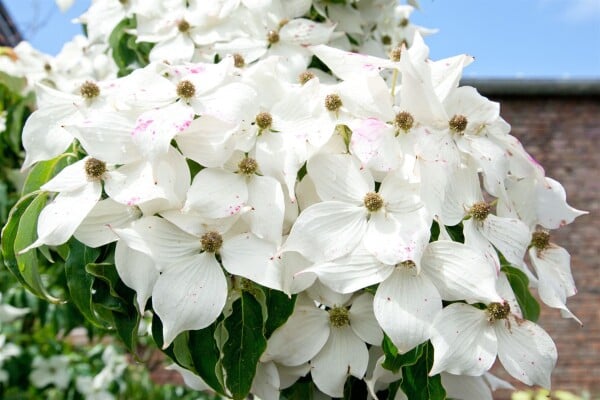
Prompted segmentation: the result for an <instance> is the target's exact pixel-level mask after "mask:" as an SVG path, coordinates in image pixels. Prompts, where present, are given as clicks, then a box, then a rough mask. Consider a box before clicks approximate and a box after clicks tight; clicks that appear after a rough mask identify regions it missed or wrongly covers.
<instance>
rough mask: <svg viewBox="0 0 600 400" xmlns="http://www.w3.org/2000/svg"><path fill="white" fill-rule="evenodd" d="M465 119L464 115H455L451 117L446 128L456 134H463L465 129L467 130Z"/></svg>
mask: <svg viewBox="0 0 600 400" xmlns="http://www.w3.org/2000/svg"><path fill="white" fill-rule="evenodd" d="M467 122H468V121H467V117H465V116H464V115H459V114H456V115H455V116H453V117H452V119H451V120H450V121H449V122H448V126H449V127H450V130H451V131H453V132H456V133H463V132H464V131H465V129H467Z"/></svg>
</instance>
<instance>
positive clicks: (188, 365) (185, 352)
mask: <svg viewBox="0 0 600 400" xmlns="http://www.w3.org/2000/svg"><path fill="white" fill-rule="evenodd" d="M188 337H189V331H186V332H182V333H181V334H179V335H177V337H176V338H175V340H173V354H175V358H176V359H177V364H179V365H181V366H183V367H185V369H187V370H190V371H192V372H193V371H194V362H193V360H192V353H191V351H190V345H189V342H188Z"/></svg>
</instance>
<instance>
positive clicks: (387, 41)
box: [381, 35, 392, 46]
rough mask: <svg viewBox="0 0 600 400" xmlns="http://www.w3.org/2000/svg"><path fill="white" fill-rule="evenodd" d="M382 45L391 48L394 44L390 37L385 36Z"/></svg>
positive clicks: (382, 38)
mask: <svg viewBox="0 0 600 400" xmlns="http://www.w3.org/2000/svg"><path fill="white" fill-rule="evenodd" d="M381 44H383V45H384V46H389V45H390V44H392V38H391V37H390V36H389V35H383V36H382V37H381Z"/></svg>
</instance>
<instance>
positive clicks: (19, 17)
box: [4, 0, 600, 79]
mask: <svg viewBox="0 0 600 400" xmlns="http://www.w3.org/2000/svg"><path fill="white" fill-rule="evenodd" d="M207 1H209V0H207ZM420 3H421V10H420V11H415V13H414V14H413V18H412V19H413V21H414V22H415V23H417V24H419V25H423V26H426V27H429V28H438V29H439V30H440V31H439V32H438V33H437V34H435V35H432V36H429V37H427V38H426V42H427V43H428V44H429V46H430V48H431V58H432V59H434V60H436V59H440V58H444V57H449V56H452V55H456V54H460V53H468V54H470V55H473V56H475V59H476V61H475V63H473V64H472V65H471V66H469V67H468V68H467V70H466V71H465V75H466V76H469V77H505V78H515V77H523V78H595V79H600V0H493V1H492V0H420ZM4 4H5V5H6V7H7V8H8V10H9V12H10V13H11V15H12V16H13V18H14V19H15V21H16V22H17V24H18V25H19V27H20V28H21V31H22V32H23V33H24V34H25V37H26V38H27V39H28V40H29V41H30V42H31V43H32V44H33V45H34V46H35V47H36V48H38V49H40V50H42V51H44V52H47V53H50V54H56V53H57V52H58V51H59V50H60V48H61V47H62V44H63V43H64V42H66V41H67V40H69V39H70V38H71V37H72V36H73V35H75V34H77V33H80V32H81V28H80V27H79V26H78V25H76V24H71V23H70V21H71V20H72V19H73V18H74V17H76V16H78V15H80V14H81V13H82V12H83V11H84V10H85V9H86V8H87V7H88V5H89V0H75V5H74V7H73V8H72V9H71V10H69V12H67V13H66V14H62V13H61V12H60V11H59V10H58V8H56V7H55V6H54V2H53V1H52V0H4ZM36 10H37V11H36ZM40 22H43V24H42V26H41V27H37V28H36V23H37V25H39V23H40Z"/></svg>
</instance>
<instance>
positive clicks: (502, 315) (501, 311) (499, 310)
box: [487, 302, 510, 322]
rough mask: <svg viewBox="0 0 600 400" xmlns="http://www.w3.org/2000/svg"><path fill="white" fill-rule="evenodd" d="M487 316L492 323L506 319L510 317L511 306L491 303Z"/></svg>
mask: <svg viewBox="0 0 600 400" xmlns="http://www.w3.org/2000/svg"><path fill="white" fill-rule="evenodd" d="M487 314H488V321H490V322H494V321H498V320H501V319H506V318H508V316H509V315H510V305H509V304H508V303H507V302H504V303H491V304H490V305H489V306H488V307H487Z"/></svg>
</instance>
